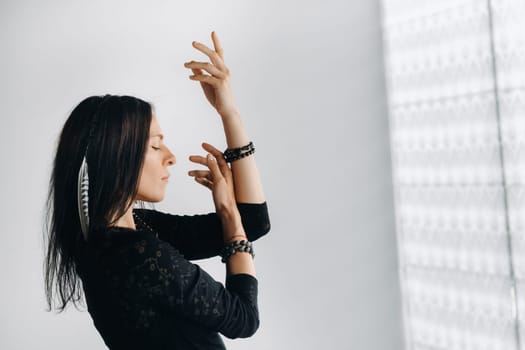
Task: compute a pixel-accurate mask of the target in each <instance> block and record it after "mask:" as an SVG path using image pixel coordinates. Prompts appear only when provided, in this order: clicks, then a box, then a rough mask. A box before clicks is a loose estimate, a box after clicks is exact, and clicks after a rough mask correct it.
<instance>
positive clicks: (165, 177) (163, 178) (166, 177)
mask: <svg viewBox="0 0 525 350" xmlns="http://www.w3.org/2000/svg"><path fill="white" fill-rule="evenodd" d="M169 177H170V176H169V175H166V176H164V177H162V178H161V180H167V179H168V178H169Z"/></svg>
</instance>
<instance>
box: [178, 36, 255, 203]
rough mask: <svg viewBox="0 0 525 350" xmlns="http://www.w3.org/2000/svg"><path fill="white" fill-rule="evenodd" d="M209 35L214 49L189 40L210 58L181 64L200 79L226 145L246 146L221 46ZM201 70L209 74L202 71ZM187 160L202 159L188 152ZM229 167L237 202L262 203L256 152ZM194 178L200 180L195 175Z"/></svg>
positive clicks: (246, 135)
mask: <svg viewBox="0 0 525 350" xmlns="http://www.w3.org/2000/svg"><path fill="white" fill-rule="evenodd" d="M211 37H212V40H213V45H214V50H212V49H211V48H209V47H207V46H206V45H204V44H201V43H199V42H197V41H194V42H193V43H192V44H193V47H194V48H196V49H197V50H199V51H201V52H202V53H204V54H205V55H207V56H208V57H209V58H210V61H211V62H196V61H190V62H186V63H184V66H185V67H186V68H189V69H191V70H192V72H193V73H194V75H191V76H190V79H193V80H196V81H199V82H200V85H201V87H202V89H203V91H204V95H205V96H206V98H207V99H208V101H209V102H210V104H211V105H212V106H213V107H214V108H215V109H216V110H217V113H218V114H219V115H220V117H221V119H222V123H223V127H224V132H225V134H226V143H227V145H228V148H237V147H241V146H245V145H247V144H248V143H249V142H250V139H249V138H248V134H247V133H246V130H245V129H244V125H243V123H242V120H241V114H240V113H239V109H238V108H237V104H236V102H235V99H234V97H233V91H232V87H231V79H230V70H229V69H228V67H227V66H226V64H225V62H224V50H223V48H222V45H221V43H220V41H219V38H218V36H217V34H216V33H215V32H212V35H211ZM204 71H206V73H209V75H208V74H204ZM255 146H256V145H255ZM203 148H204V149H205V150H207V151H208V152H210V153H212V154H213V155H214V156H215V157H218V156H219V155H218V154H217V152H216V150H215V148H214V147H212V146H211V145H209V144H207V143H203ZM192 158H193V159H192ZM190 160H192V161H196V160H197V163H201V164H203V163H204V162H203V159H201V158H199V157H198V156H191V157H190ZM231 169H232V174H233V179H234V186H235V197H236V200H237V202H240V203H263V202H264V201H265V199H264V193H263V189H262V185H261V180H260V177H259V171H258V170H257V166H256V164H255V154H252V155H250V156H248V157H244V158H241V159H239V160H236V161H234V162H232V163H231ZM190 175H192V174H191V173H190ZM196 180H197V181H199V180H198V177H196Z"/></svg>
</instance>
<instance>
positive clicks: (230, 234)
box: [220, 210, 256, 277]
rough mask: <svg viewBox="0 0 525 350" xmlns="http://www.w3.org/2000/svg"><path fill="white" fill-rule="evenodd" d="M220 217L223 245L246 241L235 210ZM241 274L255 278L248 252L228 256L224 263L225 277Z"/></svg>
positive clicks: (223, 213) (251, 258)
mask: <svg viewBox="0 0 525 350" xmlns="http://www.w3.org/2000/svg"><path fill="white" fill-rule="evenodd" d="M220 217H221V222H222V227H223V240H224V244H228V243H230V242H233V241H240V240H243V239H244V240H248V238H247V236H246V233H245V231H244V228H243V226H242V223H241V217H240V215H239V212H238V211H237V210H234V211H224V212H222V213H221V215H220ZM241 273H245V274H248V275H252V276H253V277H256V275H255V265H254V262H253V257H252V256H251V254H250V253H248V252H237V253H235V254H233V255H232V256H230V257H229V258H228V260H227V262H226V275H237V274H241Z"/></svg>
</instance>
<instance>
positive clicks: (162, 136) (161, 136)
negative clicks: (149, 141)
mask: <svg viewBox="0 0 525 350" xmlns="http://www.w3.org/2000/svg"><path fill="white" fill-rule="evenodd" d="M157 136H159V137H160V139H161V140H163V139H164V135H162V134H157V135H150V136H149V137H150V138H152V137H157Z"/></svg>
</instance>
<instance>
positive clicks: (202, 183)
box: [195, 177, 213, 190]
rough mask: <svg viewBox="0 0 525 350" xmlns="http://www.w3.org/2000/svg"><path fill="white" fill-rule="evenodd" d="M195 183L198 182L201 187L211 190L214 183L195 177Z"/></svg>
mask: <svg viewBox="0 0 525 350" xmlns="http://www.w3.org/2000/svg"><path fill="white" fill-rule="evenodd" d="M195 181H197V182H198V183H200V184H201V185H203V186H205V187H208V188H209V189H210V190H211V189H212V188H213V187H212V186H213V182H211V181H210V180H208V179H207V178H205V177H195Z"/></svg>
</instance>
